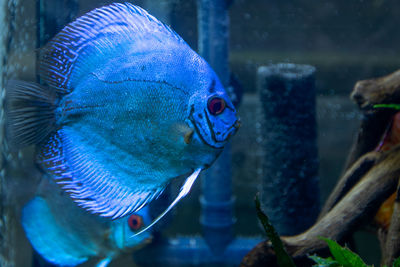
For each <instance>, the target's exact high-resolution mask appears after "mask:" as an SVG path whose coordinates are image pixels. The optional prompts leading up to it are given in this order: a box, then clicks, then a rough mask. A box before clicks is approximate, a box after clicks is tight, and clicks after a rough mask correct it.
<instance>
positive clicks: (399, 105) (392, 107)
mask: <svg viewBox="0 0 400 267" xmlns="http://www.w3.org/2000/svg"><path fill="white" fill-rule="evenodd" d="M373 107H374V108H391V109H396V110H400V104H375V105H374V106H373Z"/></svg>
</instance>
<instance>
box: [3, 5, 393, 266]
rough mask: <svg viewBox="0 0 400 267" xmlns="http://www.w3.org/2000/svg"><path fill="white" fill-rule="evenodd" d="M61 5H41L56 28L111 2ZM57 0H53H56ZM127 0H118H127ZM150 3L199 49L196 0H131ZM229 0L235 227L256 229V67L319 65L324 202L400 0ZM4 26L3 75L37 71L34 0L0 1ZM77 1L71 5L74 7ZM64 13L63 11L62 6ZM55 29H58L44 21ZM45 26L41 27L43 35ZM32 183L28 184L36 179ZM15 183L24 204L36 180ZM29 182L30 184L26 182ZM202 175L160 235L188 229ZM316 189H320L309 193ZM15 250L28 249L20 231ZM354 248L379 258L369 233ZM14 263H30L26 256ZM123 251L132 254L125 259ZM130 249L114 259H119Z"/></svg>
mask: <svg viewBox="0 0 400 267" xmlns="http://www.w3.org/2000/svg"><path fill="white" fill-rule="evenodd" d="M48 2H49V3H50V4H48V5H49V6H48V8H51V2H52V3H53V4H54V5H55V6H58V7H59V6H65V9H61V10H60V9H58V10H54V13H52V12H50V13H47V14H41V16H46V17H47V19H48V20H49V21H53V22H55V23H54V24H51V23H50V24H51V25H53V26H54V27H59V26H63V25H60V24H62V23H63V22H65V21H69V20H71V19H73V18H75V17H76V16H79V15H82V14H84V13H86V12H88V11H90V10H92V9H93V8H96V7H100V6H103V5H106V4H109V3H111V2H115V1H101V0H79V1H78V0H76V1H72V0H70V1H67V0H64V1H61V0H60V1H58V0H57V1H50V0H49V1H48ZM56 2H59V3H57V4H55V3H56ZM124 2H125V1H124ZM130 2H132V3H133V4H136V5H139V6H141V7H143V8H145V9H147V10H148V11H149V12H150V13H151V14H153V15H155V16H156V17H158V18H159V19H161V20H163V21H164V22H165V23H166V24H168V25H170V26H171V27H172V28H173V29H174V30H175V31H176V32H177V33H178V34H179V35H180V36H182V38H183V39H184V40H185V41H186V42H187V43H188V44H189V45H190V46H191V47H192V48H193V49H194V50H197V48H198V28H197V23H198V21H197V4H196V1H195V0H171V1H156V0H146V1H145V0H142V1H130ZM231 2H232V3H231V5H230V8H229V17H230V26H229V34H230V40H229V67H230V71H231V72H232V73H233V74H234V75H235V77H236V79H237V81H238V82H239V83H240V85H241V86H240V87H241V88H242V91H243V96H242V101H241V105H240V107H239V114H240V117H241V120H242V127H241V129H240V131H239V132H238V133H237V135H236V136H235V137H234V138H233V139H232V179H233V193H234V196H235V204H234V214H235V217H236V223H235V225H234V231H235V234H236V235H238V236H250V237H256V236H263V231H262V230H261V228H260V227H259V225H258V220H257V217H256V213H255V208H254V201H253V199H254V196H255V194H256V193H257V192H258V191H259V188H260V183H261V179H262V174H263V170H262V158H263V151H261V148H260V147H261V146H260V144H261V143H262V142H263V132H262V130H260V129H261V126H260V124H262V118H261V117H262V114H261V113H262V109H261V105H260V100H259V94H258V89H257V83H256V75H257V68H258V67H259V66H264V65H268V64H271V63H281V62H286V63H298V64H309V65H312V66H314V67H315V68H316V73H315V81H316V119H317V147H318V158H319V168H318V177H319V187H320V203H324V201H325V199H326V198H327V196H328V194H329V193H330V191H331V190H332V188H333V186H334V185H335V183H336V180H337V179H338V178H339V176H340V174H341V172H342V168H343V165H344V162H345V160H346V157H347V154H348V152H349V149H350V146H351V144H352V142H353V138H354V135H355V133H356V131H357V129H358V125H359V121H360V118H361V115H360V113H359V112H358V110H357V108H356V106H355V104H353V103H352V102H351V101H350V100H349V94H350V92H351V90H352V88H353V86H354V84H355V82H356V81H358V80H361V79H368V78H374V77H379V76H382V75H386V74H389V73H391V72H393V71H395V70H397V69H398V68H399V66H400V58H399V56H398V55H399V47H400V35H399V34H397V33H398V29H397V27H398V25H400V2H399V1H396V0H370V1H363V0H354V1H346V0H336V1H328V0H321V1H307V0H291V1H280V0H270V1H263V0H246V1H245V0H234V1H231ZM0 3H2V5H3V6H2V8H5V9H6V10H7V12H5V14H6V16H5V21H6V22H7V25H3V27H7V28H8V34H7V35H3V36H2V41H4V43H5V51H4V53H5V54H6V61H5V63H4V64H3V67H4V68H3V72H4V73H5V78H6V79H9V78H18V79H23V80H28V81H29V80H31V81H35V80H36V69H35V66H36V49H37V48H38V47H40V46H41V45H43V44H44V43H45V42H46V41H47V40H48V39H49V38H51V36H50V34H47V33H46V32H40V30H39V29H40V27H39V25H40V22H41V21H43V20H40V19H39V14H40V13H39V11H38V4H37V3H36V1H31V0H3V1H0ZM71 5H73V7H74V8H72V6H71ZM60 14H61V15H60ZM51 30H52V31H56V30H57V29H51ZM46 34H47V35H46ZM30 153H32V152H31V151H24V155H20V157H22V158H23V159H24V161H25V162H24V163H15V164H16V166H14V167H16V169H17V170H20V171H21V172H22V173H23V174H24V175H20V174H18V175H17V174H16V175H15V176H19V177H21V176H24V177H21V178H19V179H23V181H28V180H34V179H28V177H27V176H30V175H31V173H32V172H31V171H30V170H31V169H32V168H35V166H34V165H33V164H32V163H29V160H28V159H29V158H30V156H29V155H30ZM33 184H34V183H33ZM13 186H14V187H17V189H16V192H18V193H16V194H15V195H16V196H17V198H19V199H20V203H23V202H24V201H26V200H27V199H28V198H29V194H31V193H32V192H33V191H34V190H33V189H32V188H33V187H29V186H24V187H29V188H21V187H20V186H18V185H17V186H16V185H14V184H12V185H10V187H11V188H13ZM33 186H34V185H33ZM200 191H201V183H200V182H198V183H196V184H195V186H194V188H193V189H192V192H191V194H190V195H189V196H188V197H187V198H186V199H184V200H183V201H181V203H180V204H179V205H178V206H177V208H176V209H175V211H174V214H173V216H170V218H169V219H168V222H167V223H165V224H164V225H163V227H164V228H163V229H162V232H163V234H164V235H165V236H167V237H175V236H179V235H183V236H187V235H195V234H199V233H200V232H201V225H200V223H199V215H200V203H199V196H200V194H201V192H200ZM316 194H318V192H316ZM19 235H20V237H21V238H20V245H21V251H25V252H28V251H30V247H29V243H28V242H27V240H26V239H25V238H24V234H23V232H21V231H20V233H19ZM356 248H357V249H358V251H359V252H360V254H361V256H362V257H363V258H364V259H365V261H366V262H367V263H368V264H375V266H377V265H379V259H380V258H379V257H380V255H379V246H378V241H377V240H376V239H375V237H374V233H371V232H369V231H367V230H366V231H360V232H359V233H356ZM28 254H29V253H24V255H25V256H24V257H21V258H20V261H21V262H20V265H19V266H30V265H29V264H30V262H31V260H30V257H29V256H26V255H28ZM128 258H129V259H128ZM126 261H130V257H129V256H127V257H126V259H125V261H124V259H121V260H119V261H118V260H117V261H115V262H113V263H112V265H111V266H126V265H125V264H126Z"/></svg>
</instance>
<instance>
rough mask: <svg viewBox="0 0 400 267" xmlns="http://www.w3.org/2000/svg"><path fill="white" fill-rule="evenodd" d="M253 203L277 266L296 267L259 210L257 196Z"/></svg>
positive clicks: (265, 216)
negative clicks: (272, 249)
mask: <svg viewBox="0 0 400 267" xmlns="http://www.w3.org/2000/svg"><path fill="white" fill-rule="evenodd" d="M255 202H256V209H257V216H258V218H259V220H260V221H261V224H262V225H263V227H264V230H265V232H266V234H267V236H268V238H269V240H270V241H271V243H272V247H273V248H274V251H275V254H276V259H277V262H278V265H279V266H280V267H296V265H294V262H293V259H292V258H291V257H290V256H289V254H288V253H287V252H286V249H285V247H284V245H283V243H282V240H281V238H280V237H279V235H278V233H277V232H276V230H275V228H274V227H273V226H272V224H271V223H270V222H269V219H268V216H267V215H266V214H265V213H264V212H263V211H262V210H261V204H260V200H259V199H258V195H256V198H255Z"/></svg>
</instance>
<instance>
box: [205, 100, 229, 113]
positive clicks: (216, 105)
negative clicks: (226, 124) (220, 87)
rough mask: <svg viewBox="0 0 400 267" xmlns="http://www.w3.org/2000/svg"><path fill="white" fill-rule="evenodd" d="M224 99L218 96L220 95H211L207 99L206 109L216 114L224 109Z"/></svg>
mask: <svg viewBox="0 0 400 267" xmlns="http://www.w3.org/2000/svg"><path fill="white" fill-rule="evenodd" d="M225 106H226V104H225V100H224V99H222V98H220V97H213V98H210V100H208V104H207V107H208V111H209V112H210V113H211V114H212V115H218V114H221V113H222V112H223V111H224V110H225Z"/></svg>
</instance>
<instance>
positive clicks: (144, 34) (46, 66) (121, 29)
mask: <svg viewBox="0 0 400 267" xmlns="http://www.w3.org/2000/svg"><path fill="white" fill-rule="evenodd" d="M154 41H156V42H158V43H159V44H158V45H162V44H163V43H166V41H168V42H171V41H172V42H177V43H185V42H184V41H183V39H182V38H181V37H179V35H177V34H176V33H175V32H174V31H173V30H171V29H170V28H169V27H168V26H166V25H165V24H163V23H162V22H160V21H159V20H157V19H156V18H155V17H153V16H152V15H150V14H149V13H147V12H146V11H145V10H143V9H142V8H140V7H137V6H134V5H132V4H130V3H123V4H122V3H114V4H111V5H109V6H104V7H101V8H97V9H95V10H93V11H91V12H89V13H87V14H85V15H83V16H81V17H79V18H78V19H77V20H75V21H74V22H72V23H70V24H68V25H67V26H65V27H64V28H63V29H62V30H61V31H60V32H59V33H58V34H57V35H56V36H55V37H54V38H53V39H52V40H51V41H50V42H49V43H48V44H47V45H46V46H45V47H44V48H43V49H42V50H41V52H40V60H39V73H40V76H41V78H42V80H43V81H44V82H45V83H47V84H48V85H49V86H51V87H53V88H55V89H56V90H57V91H58V92H59V93H69V92H71V90H72V89H73V88H74V86H75V85H76V83H77V82H78V81H79V79H80V77H81V75H84V74H87V73H89V72H90V71H91V70H92V69H93V68H95V67H98V66H99V64H101V63H104V64H105V63H106V62H107V61H108V60H109V59H110V57H115V56H116V54H117V55H124V54H126V53H128V52H129V51H131V50H132V49H131V48H132V47H137V50H138V52H140V50H141V49H151V48H152V47H153V49H154V48H155V47H157V46H155V45H154V44H153V45H146V42H154ZM140 42H143V43H142V44H140V45H139V43H140ZM117 48H118V49H117Z"/></svg>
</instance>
